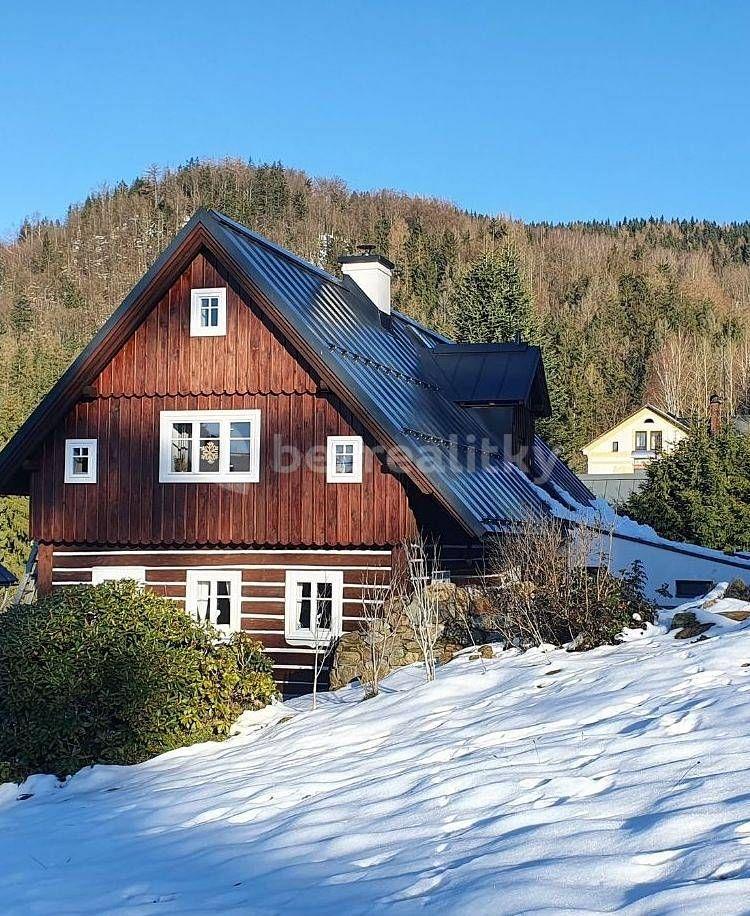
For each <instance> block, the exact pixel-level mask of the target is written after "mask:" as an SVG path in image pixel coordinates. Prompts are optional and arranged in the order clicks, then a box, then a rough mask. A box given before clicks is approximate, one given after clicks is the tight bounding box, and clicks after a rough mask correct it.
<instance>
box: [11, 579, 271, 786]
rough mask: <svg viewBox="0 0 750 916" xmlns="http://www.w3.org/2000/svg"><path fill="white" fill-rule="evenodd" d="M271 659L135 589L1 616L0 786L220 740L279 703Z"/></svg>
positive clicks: (89, 593) (62, 594)
mask: <svg viewBox="0 0 750 916" xmlns="http://www.w3.org/2000/svg"><path fill="white" fill-rule="evenodd" d="M270 665H271V662H270V660H269V659H266V658H265V657H264V656H263V655H262V652H261V651H260V646H259V645H258V644H257V643H252V641H251V640H248V639H247V638H246V637H243V636H238V637H235V638H234V639H233V640H231V641H230V642H229V643H221V642H219V641H217V639H216V634H215V632H214V631H212V630H210V628H208V627H206V626H203V625H200V624H198V623H196V622H195V621H194V620H192V618H190V617H189V616H188V615H187V614H186V613H185V612H184V610H183V609H182V608H181V607H180V606H178V605H176V604H175V602H173V601H169V600H168V599H166V598H162V597H159V596H158V595H155V594H153V593H151V592H149V591H146V590H144V589H141V588H138V586H136V585H135V584H134V583H132V582H113V583H106V584H104V585H100V586H97V587H95V588H92V587H89V586H83V587H69V588H65V589H61V590H60V591H58V592H56V593H55V594H53V595H52V596H50V597H48V598H45V599H43V600H41V601H39V602H38V603H37V604H35V605H25V606H21V607H17V608H11V609H10V610H8V611H7V612H6V613H4V614H2V615H0V761H2V763H0V777H3V776H4V777H5V778H6V779H7V778H9V777H12V778H14V779H21V778H24V777H25V776H27V775H28V774H30V773H36V772H51V773H56V774H57V775H59V776H65V775H67V774H69V773H73V772H75V771H76V770H78V769H80V768H81V767H83V766H86V765H89V764H93V763H117V764H129V763H138V762H140V761H143V760H146V759H147V758H149V757H152V756H154V755H156V754H160V753H162V752H164V751H168V750H171V749H173V748H177V747H182V746H184V745H187V744H193V743H195V742H199V741H207V740H212V739H218V738H223V737H225V736H226V735H227V733H228V729H229V726H230V725H231V723H232V722H233V721H234V719H235V718H236V717H237V716H238V715H239V714H240V713H241V712H242V710H243V708H244V705H243V704H244V703H245V701H248V702H249V703H250V708H257V707H259V706H262V705H263V704H264V703H266V702H268V701H269V700H270V699H272V698H273V697H274V696H275V695H276V690H275V688H274V686H273V681H272V680H271V679H270V674H269V670H270Z"/></svg>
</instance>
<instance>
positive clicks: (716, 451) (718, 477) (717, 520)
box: [621, 424, 750, 551]
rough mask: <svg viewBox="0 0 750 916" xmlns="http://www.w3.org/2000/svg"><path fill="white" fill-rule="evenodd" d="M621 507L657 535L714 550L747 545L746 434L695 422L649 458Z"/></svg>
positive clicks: (749, 475) (749, 483)
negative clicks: (714, 431) (673, 444)
mask: <svg viewBox="0 0 750 916" xmlns="http://www.w3.org/2000/svg"><path fill="white" fill-rule="evenodd" d="M621 509H622V511H623V512H624V513H625V514H626V515H629V516H630V517H631V518H634V519H635V520H636V521H639V522H642V523H643V524H646V525H651V527H652V528H654V529H655V530H656V531H657V532H658V533H659V534H660V535H662V536H663V537H667V538H670V539H672V540H676V541H689V542H691V543H695V544H702V545H703V546H705V547H712V548H714V549H716V550H727V551H733V550H748V549H750V437H748V436H744V435H741V434H740V433H738V432H736V431H735V430H734V429H732V428H731V427H726V428H725V429H723V430H722V431H721V433H720V434H719V435H717V436H715V437H712V436H710V435H709V434H708V432H707V430H706V428H705V426H704V425H702V424H701V425H700V426H696V427H695V428H694V429H693V430H692V431H691V433H690V435H689V436H688V437H687V438H686V439H683V441H682V442H680V444H679V445H678V446H677V448H676V449H675V450H674V452H672V453H671V454H669V455H665V456H664V457H663V458H661V459H659V460H658V461H654V462H653V463H652V464H651V465H650V466H649V468H648V478H647V480H646V483H645V484H644V486H643V487H642V489H641V490H639V491H637V492H635V493H633V495H632V496H631V497H630V498H629V499H628V500H627V502H625V503H624V504H623V506H622V507H621Z"/></svg>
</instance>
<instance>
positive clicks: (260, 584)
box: [50, 545, 392, 694]
mask: <svg viewBox="0 0 750 916" xmlns="http://www.w3.org/2000/svg"><path fill="white" fill-rule="evenodd" d="M50 553H51V573H52V580H51V585H52V588H53V590H54V589H59V588H64V587H66V586H69V585H80V584H83V585H88V584H90V583H91V572H92V569H94V568H97V567H100V566H142V567H145V569H146V585H147V587H148V588H150V589H151V590H153V591H154V592H156V593H157V594H160V595H163V596H165V597H167V598H170V599H172V600H174V601H176V602H178V603H180V604H184V602H185V582H186V571H187V570H188V569H199V568H211V569H217V568H221V569H226V570H240V571H241V572H242V610H241V626H242V629H243V630H245V631H247V632H249V633H252V634H253V635H254V636H255V637H257V639H258V640H259V641H260V642H261V643H262V644H263V645H264V647H265V648H266V651H267V652H268V654H269V655H270V657H271V658H272V659H273V661H274V677H275V679H276V682H277V684H278V685H279V687H280V688H281V689H282V690H283V691H284V692H285V693H287V694H292V693H301V692H306V691H308V690H309V689H311V686H312V678H313V665H314V655H315V653H314V650H312V649H310V648H305V647H299V646H290V645H289V644H288V643H287V642H286V639H285V638H284V595H285V577H286V571H287V570H288V569H304V568H311V567H313V568H329V569H341V570H342V571H343V578H344V599H343V601H344V603H343V628H344V631H345V632H349V631H352V630H356V629H357V627H358V626H359V624H360V620H361V607H362V598H363V587H364V586H367V588H368V589H369V588H370V587H371V586H373V585H377V586H381V587H386V586H387V584H388V582H389V581H390V575H391V566H392V553H391V551H389V550H384V551H375V550H366V551H362V550H360V551H328V550H297V551H290V550H286V551H281V550H280V551H262V550H254V551H241V550H238V551H220V550H193V551H190V550H173V551H168V550H144V551H132V550H130V551H126V550H119V551H118V550H109V549H106V550H105V549H104V548H102V549H100V550H99V551H96V550H89V549H88V548H86V547H85V545H76V546H75V548H71V549H67V550H66V549H58V548H56V549H55V550H54V552H53V553H52V552H51V551H50ZM325 686H326V678H325V677H324V678H323V680H322V683H321V687H325Z"/></svg>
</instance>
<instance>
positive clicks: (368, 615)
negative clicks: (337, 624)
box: [360, 567, 405, 697]
mask: <svg viewBox="0 0 750 916" xmlns="http://www.w3.org/2000/svg"><path fill="white" fill-rule="evenodd" d="M404 595H405V582H404V573H403V568H401V567H395V568H394V570H393V575H392V578H391V581H390V583H389V584H388V585H383V584H382V583H381V582H380V581H379V580H378V578H377V576H375V575H373V576H371V577H370V578H369V579H366V580H365V582H364V583H363V585H362V611H361V621H360V631H361V633H362V641H363V642H364V644H365V646H366V647H367V652H368V664H369V670H368V671H367V672H366V676H367V677H368V678H369V683H366V684H365V689H366V691H367V695H368V696H373V697H374V696H377V694H378V691H379V689H380V680H381V678H383V677H384V676H385V675H386V674H387V673H388V658H389V656H390V654H391V650H392V649H393V645H394V642H395V640H396V639H397V637H398V627H399V624H400V622H401V619H402V617H403V615H404V605H405V600H404Z"/></svg>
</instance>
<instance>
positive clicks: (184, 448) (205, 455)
mask: <svg viewBox="0 0 750 916" xmlns="http://www.w3.org/2000/svg"><path fill="white" fill-rule="evenodd" d="M159 427H160V436H159V442H160V444H159V481H160V482H161V483H191V482H192V483H196V482H203V483H211V482H225V483H243V482H244V483H257V482H258V480H259V479H260V411H259V410H163V411H162V412H161V415H160V418H159Z"/></svg>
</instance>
